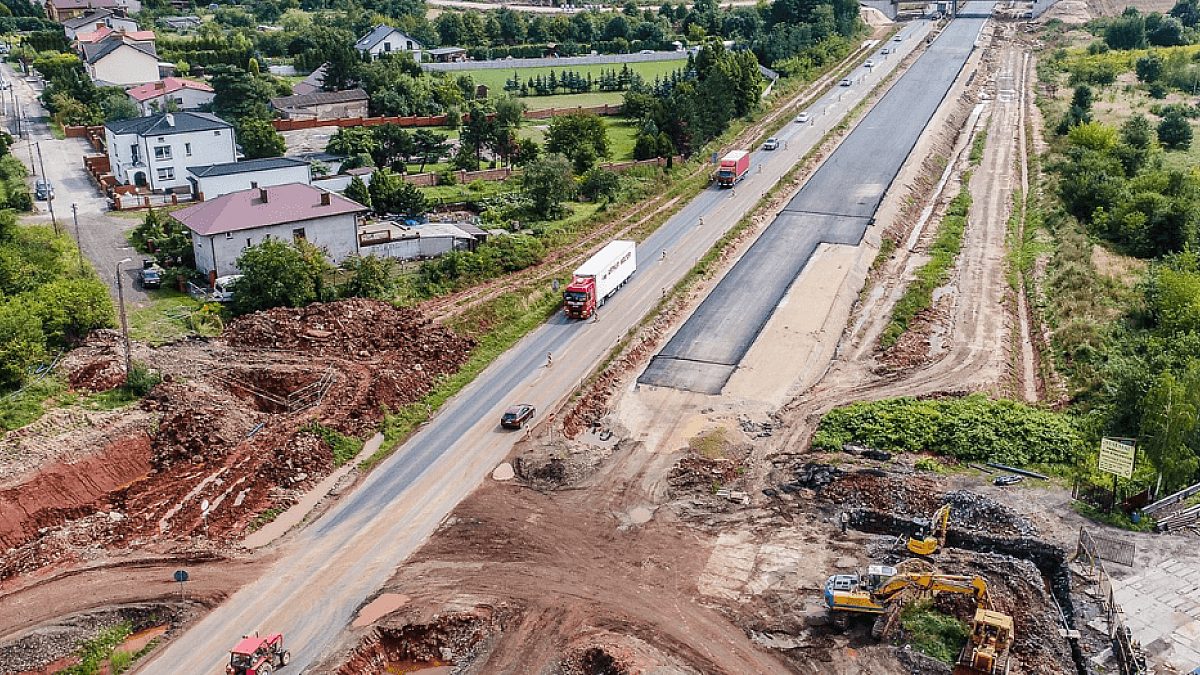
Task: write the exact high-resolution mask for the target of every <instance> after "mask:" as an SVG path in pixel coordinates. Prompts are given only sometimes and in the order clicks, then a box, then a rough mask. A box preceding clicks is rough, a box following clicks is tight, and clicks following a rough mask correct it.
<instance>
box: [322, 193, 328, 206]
mask: <svg viewBox="0 0 1200 675" xmlns="http://www.w3.org/2000/svg"><path fill="white" fill-rule="evenodd" d="M321 206H329V193H328V192H324V191H322V192H321Z"/></svg>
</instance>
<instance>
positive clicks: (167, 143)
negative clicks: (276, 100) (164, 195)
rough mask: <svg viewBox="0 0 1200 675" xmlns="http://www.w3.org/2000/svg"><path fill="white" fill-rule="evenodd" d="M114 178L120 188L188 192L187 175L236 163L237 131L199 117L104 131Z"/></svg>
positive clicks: (133, 122)
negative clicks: (200, 168) (201, 168)
mask: <svg viewBox="0 0 1200 675" xmlns="http://www.w3.org/2000/svg"><path fill="white" fill-rule="evenodd" d="M104 140H105V143H106V146H105V147H107V148H108V161H109V165H110V166H111V167H112V169H111V170H112V174H113V176H114V177H115V178H116V179H117V182H118V183H120V184H122V185H136V186H138V187H144V188H148V189H150V190H152V191H155V192H164V191H173V192H175V191H177V192H186V191H187V190H188V189H189V188H190V187H191V182H190V181H189V180H188V175H187V169H188V167H192V166H208V165H210V164H225V163H228V162H233V161H236V160H237V144H236V139H235V138H234V133H233V125H232V124H230V123H229V122H226V121H225V120H223V119H221V118H220V117H217V116H216V115H211V114H209V113H200V112H177V113H159V114H157V115H150V116H148V117H136V118H134V119H130V120H119V121H116V122H109V123H108V124H105V125H104Z"/></svg>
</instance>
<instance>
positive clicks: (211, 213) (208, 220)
mask: <svg viewBox="0 0 1200 675" xmlns="http://www.w3.org/2000/svg"><path fill="white" fill-rule="evenodd" d="M263 194H266V197H267V199H266V201H263V198H262V196H263ZM324 195H328V196H329V203H328V204H322V203H321V199H322V197H323V196H324ZM366 210H367V207H365V206H363V205H362V204H359V203H358V202H355V201H353V200H350V199H346V198H345V197H343V196H341V195H338V194H334V193H332V192H326V191H325V190H322V189H320V188H315V187H313V186H311V185H305V184H304V183H288V184H286V185H272V186H271V187H266V188H251V189H249V190H242V191H240V192H230V193H229V194H225V195H221V196H220V197H217V198H216V199H213V200H212V201H207V202H201V203H199V204H196V205H194V206H189V207H187V208H184V209H180V210H178V211H176V212H175V213H173V214H171V215H172V216H173V217H174V218H175V220H178V221H179V222H181V223H183V224H184V225H185V226H187V228H188V229H190V230H191V231H193V232H195V233H196V234H199V235H203V236H208V235H212V234H221V233H223V232H237V231H238V230H251V229H254V228H257V227H269V226H271V225H282V224H284V223H295V222H300V221H304V220H312V219H313V218H325V217H327V216H338V215H342V214H346V213H361V212H363V211H366Z"/></svg>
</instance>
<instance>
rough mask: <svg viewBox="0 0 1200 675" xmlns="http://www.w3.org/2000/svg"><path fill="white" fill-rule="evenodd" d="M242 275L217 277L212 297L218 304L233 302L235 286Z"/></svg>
mask: <svg viewBox="0 0 1200 675" xmlns="http://www.w3.org/2000/svg"><path fill="white" fill-rule="evenodd" d="M241 278H242V275H240V274H230V275H229V276H225V277H217V280H216V281H214V282H213V289H212V293H211V294H210V297H211V298H212V299H213V300H215V301H216V302H233V286H234V283H235V282H237V280H238V279H241Z"/></svg>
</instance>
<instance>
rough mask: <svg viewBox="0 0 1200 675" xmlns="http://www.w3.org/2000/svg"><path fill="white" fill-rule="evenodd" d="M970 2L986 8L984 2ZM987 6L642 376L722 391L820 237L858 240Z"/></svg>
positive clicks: (924, 59) (876, 112) (872, 121)
mask: <svg viewBox="0 0 1200 675" xmlns="http://www.w3.org/2000/svg"><path fill="white" fill-rule="evenodd" d="M971 4H972V5H975V6H974V7H971V8H970V9H971V10H973V11H975V12H981V10H982V6H983V3H978V2H977V3H971ZM985 22H986V17H985V16H982V15H981V16H979V17H964V16H961V15H960V16H959V17H958V18H956V19H955V20H954V21H952V22H950V24H949V25H948V26H947V27H946V29H945V30H944V31H942V34H941V35H940V36H938V38H937V39H936V40H935V41H934V43H933V45H932V46H930V48H929V49H928V50H927V51H926V52H925V53H924V54H922V55H921V57H920V58H919V59H918V60H917V62H916V63H915V64H913V66H912V67H911V68H909V69H908V70H907V71H906V72H905V73H904V74H903V75H902V76H901V77H900V79H899V81H897V82H896V84H894V85H893V86H892V88H891V89H889V90H888V92H887V93H886V94H885V95H884V96H883V98H882V99H881V100H880V101H879V103H878V104H876V105H875V107H874V108H872V109H871V111H870V112H869V113H867V115H866V117H864V118H863V120H862V121H861V122H859V124H858V126H856V127H855V128H854V130H853V131H852V132H851V133H850V135H849V136H848V137H846V139H845V140H844V141H842V143H841V145H839V146H838V148H837V149H836V150H835V151H834V152H833V154H832V155H830V157H829V158H828V159H827V160H826V161H825V163H824V164H822V165H821V167H820V168H818V169H817V171H816V173H814V174H813V175H812V177H811V178H809V179H808V181H807V182H806V183H805V184H804V186H803V187H802V188H801V189H800V192H799V193H797V194H796V196H795V197H793V198H792V201H791V202H790V203H788V205H787V206H785V207H784V209H783V211H782V212H780V214H779V215H778V216H777V217H776V218H775V220H774V222H772V223H771V224H770V225H769V226H768V227H767V229H766V230H765V231H764V232H763V234H762V235H761V236H760V237H759V238H758V240H757V241H755V243H754V245H753V246H751V248H750V250H748V251H747V252H746V254H745V255H744V256H742V258H741V260H739V261H738V262H737V264H736V265H735V266H734V267H733V269H731V270H730V271H729V273H728V274H726V275H725V277H724V278H723V279H722V280H721V282H720V283H718V284H717V286H716V288H714V289H713V291H712V293H710V294H709V296H708V297H707V298H705V300H704V302H702V303H701V304H700V306H699V307H698V308H697V310H696V311H695V312H694V313H693V314H692V316H691V317H690V318H689V319H688V320H687V322H685V323H684V325H683V326H681V327H680V329H679V331H678V332H676V333H675V335H674V336H672V338H671V339H670V340H669V341H668V342H667V344H666V345H665V346H664V347H663V349H662V350H661V351H660V352H659V353H658V354H657V355H656V356H655V357H654V358H653V359H652V360H651V362H650V365H649V366H648V367H647V368H646V370H645V372H643V373H642V375H641V377H639V378H638V381H639V382H641V383H642V384H648V385H658V386H666V387H673V388H676V389H685V390H688V391H695V392H699V393H703V394H719V393H721V389H723V388H724V386H725V383H726V382H728V381H729V378H730V376H731V375H733V372H734V370H735V369H736V368H737V366H738V364H739V363H740V362H741V360H742V357H743V356H745V354H746V352H747V350H749V349H750V346H751V345H752V344H753V343H754V340H755V339H756V338H757V337H758V334H759V332H760V331H761V330H762V327H763V326H764V325H766V323H767V320H768V319H770V318H771V314H772V313H773V312H774V311H775V308H776V307H777V306H778V305H779V302H780V300H782V299H783V297H784V295H785V294H786V293H787V290H788V288H789V287H790V286H791V285H792V282H794V281H795V280H796V278H797V277H798V276H799V275H800V272H801V271H802V270H803V269H804V267H805V265H807V264H808V261H809V259H810V258H811V257H812V254H813V252H814V251H816V249H817V246H818V245H819V244H822V243H827V244H851V245H854V244H858V243H859V241H861V240H862V236H863V234H864V233H865V232H866V230H867V226H868V225H870V223H871V219H872V218H873V217H874V215H875V210H876V209H877V208H878V207H879V203H880V202H881V201H882V200H883V195H884V193H885V192H886V191H887V189H888V186H889V185H891V183H892V181H893V180H894V179H895V177H896V174H898V173H899V171H900V167H901V165H902V164H903V163H904V161H905V159H906V158H907V157H908V155H909V153H910V152H911V151H912V148H913V146H915V145H916V143H917V139H918V138H919V137H920V135H921V132H922V131H924V129H925V126H926V125H927V124H928V123H929V119H930V118H931V117H932V116H933V113H934V112H935V111H936V110H937V108H938V106H939V105H940V104H941V102H942V99H944V98H945V96H946V93H947V92H948V91H949V90H950V86H951V85H952V84H953V83H954V80H955V78H956V77H957V76H958V73H959V72H960V71H961V70H962V67H963V65H964V64H965V63H966V61H967V57H968V56H969V55H970V54H971V51H972V49H973V46H974V44H975V41H976V40H977V38H978V36H979V33H980V30H981V29H982V28H983V25H984V23H985Z"/></svg>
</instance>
